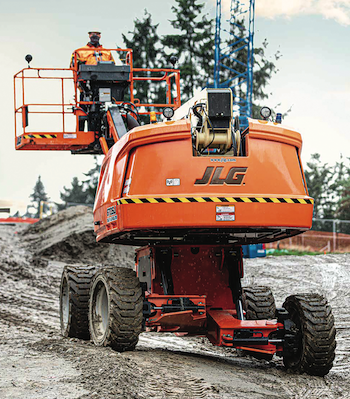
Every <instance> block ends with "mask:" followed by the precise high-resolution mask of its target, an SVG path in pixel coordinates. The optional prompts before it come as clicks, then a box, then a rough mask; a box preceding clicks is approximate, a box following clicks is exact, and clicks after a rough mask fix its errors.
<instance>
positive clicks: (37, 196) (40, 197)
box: [29, 176, 49, 218]
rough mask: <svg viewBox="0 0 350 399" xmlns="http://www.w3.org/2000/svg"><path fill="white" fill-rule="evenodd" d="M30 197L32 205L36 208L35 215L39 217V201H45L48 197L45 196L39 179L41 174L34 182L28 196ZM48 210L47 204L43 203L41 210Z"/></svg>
mask: <svg viewBox="0 0 350 399" xmlns="http://www.w3.org/2000/svg"><path fill="white" fill-rule="evenodd" d="M29 198H31V200H32V202H33V203H34V207H35V209H36V214H35V217H36V218H38V217H40V203H41V201H44V202H47V201H48V199H49V197H48V196H47V194H46V192H45V187H44V184H43V182H42V181H41V176H39V177H38V180H37V181H36V183H35V186H34V188H33V193H32V194H31V195H30V196H29ZM47 210H48V206H47V204H45V203H44V204H43V212H46V211H47Z"/></svg>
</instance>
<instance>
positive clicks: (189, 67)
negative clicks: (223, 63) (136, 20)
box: [162, 0, 214, 101]
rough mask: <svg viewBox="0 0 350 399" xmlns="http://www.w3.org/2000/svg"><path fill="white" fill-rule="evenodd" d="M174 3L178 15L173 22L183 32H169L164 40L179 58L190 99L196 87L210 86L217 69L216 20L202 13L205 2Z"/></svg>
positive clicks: (186, 0)
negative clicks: (211, 78) (214, 32)
mask: <svg viewBox="0 0 350 399" xmlns="http://www.w3.org/2000/svg"><path fill="white" fill-rule="evenodd" d="M176 3H177V4H176V6H173V7H172V11H173V12H174V14H175V19H174V20H172V21H170V23H171V25H172V26H173V27H174V28H175V29H176V30H178V31H180V33H178V34H172V35H165V36H164V37H163V40H162V43H163V45H164V46H165V47H167V50H168V52H169V53H171V54H175V55H176V56H177V57H178V59H179V65H180V71H181V82H182V90H181V91H182V95H183V100H185V101H186V100H188V99H189V98H191V97H192V96H193V94H194V91H195V89H197V88H202V87H204V86H206V84H207V81H208V76H210V75H212V73H213V65H214V34H213V20H212V19H208V17H207V15H202V10H203V7H204V4H200V3H198V1H197V0H176Z"/></svg>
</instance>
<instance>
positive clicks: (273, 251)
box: [266, 248, 323, 256]
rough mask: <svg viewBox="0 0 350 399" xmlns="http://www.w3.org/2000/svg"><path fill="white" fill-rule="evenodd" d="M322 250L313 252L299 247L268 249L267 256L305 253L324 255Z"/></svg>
mask: <svg viewBox="0 0 350 399" xmlns="http://www.w3.org/2000/svg"><path fill="white" fill-rule="evenodd" d="M322 254H323V253H322V252H311V251H303V250H298V249H285V248H284V249H274V248H271V249H267V250H266V255H267V256H282V255H295V256H303V255H322Z"/></svg>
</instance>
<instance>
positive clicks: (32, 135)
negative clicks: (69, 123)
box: [23, 134, 57, 139]
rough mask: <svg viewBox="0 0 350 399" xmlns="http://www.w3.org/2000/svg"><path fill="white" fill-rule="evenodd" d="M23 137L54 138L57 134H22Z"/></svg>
mask: <svg viewBox="0 0 350 399" xmlns="http://www.w3.org/2000/svg"><path fill="white" fill-rule="evenodd" d="M23 138H25V139H55V138H57V134H24V135H23Z"/></svg>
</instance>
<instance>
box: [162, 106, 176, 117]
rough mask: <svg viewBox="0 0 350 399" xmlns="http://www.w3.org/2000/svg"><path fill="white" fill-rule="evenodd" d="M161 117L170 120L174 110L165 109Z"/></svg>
mask: <svg viewBox="0 0 350 399" xmlns="http://www.w3.org/2000/svg"><path fill="white" fill-rule="evenodd" d="M163 116H164V118H166V119H168V120H170V119H171V118H172V117H173V116H174V110H173V108H170V107H165V108H164V109H163Z"/></svg>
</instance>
